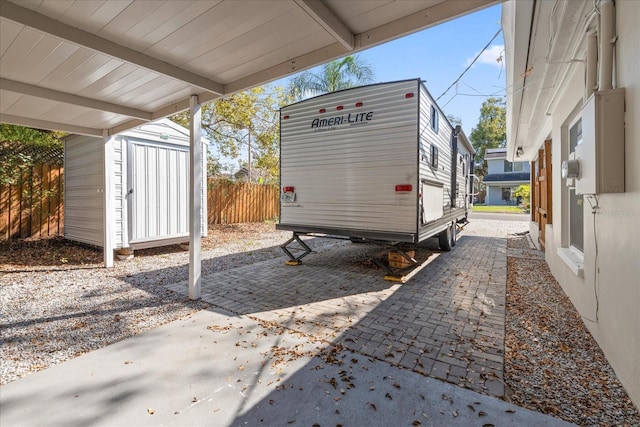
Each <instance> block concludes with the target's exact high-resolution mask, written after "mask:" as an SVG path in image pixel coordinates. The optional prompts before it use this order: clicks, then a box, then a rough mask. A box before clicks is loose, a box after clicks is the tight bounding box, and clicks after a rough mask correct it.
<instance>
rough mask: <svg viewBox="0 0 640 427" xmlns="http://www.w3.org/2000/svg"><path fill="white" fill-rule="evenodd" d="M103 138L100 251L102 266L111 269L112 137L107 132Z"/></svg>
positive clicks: (113, 218) (113, 204)
mask: <svg viewBox="0 0 640 427" xmlns="http://www.w3.org/2000/svg"><path fill="white" fill-rule="evenodd" d="M102 136H103V138H104V188H103V191H102V192H103V198H104V200H103V201H104V203H103V214H102V218H103V224H102V227H103V230H104V238H103V245H102V250H103V251H104V266H105V267H106V268H109V267H113V226H114V222H115V212H116V209H115V197H114V184H113V179H114V177H113V174H114V165H113V137H112V136H110V135H109V134H108V133H107V131H104V132H103V134H102Z"/></svg>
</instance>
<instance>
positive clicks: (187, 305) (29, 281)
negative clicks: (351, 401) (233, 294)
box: [0, 223, 290, 384]
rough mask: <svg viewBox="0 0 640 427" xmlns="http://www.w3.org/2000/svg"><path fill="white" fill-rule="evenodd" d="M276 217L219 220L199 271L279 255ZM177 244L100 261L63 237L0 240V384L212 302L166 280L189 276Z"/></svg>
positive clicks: (283, 237) (205, 244)
mask: <svg viewBox="0 0 640 427" xmlns="http://www.w3.org/2000/svg"><path fill="white" fill-rule="evenodd" d="M289 237H290V232H282V231H276V230H275V227H274V225H273V223H255V224H234V225H224V226H214V227H213V228H212V229H211V230H210V233H209V236H208V237H207V238H204V239H203V242H202V248H203V251H202V274H203V275H206V274H210V273H213V272H215V271H221V270H226V269H230V268H234V267H237V266H241V265H246V264H250V263H254V262H260V261H263V260H266V259H271V258H274V257H276V256H281V255H282V252H281V250H280V248H279V247H278V245H280V244H282V243H284V242H285V241H286V240H287V239H288V238H289ZM188 258H189V254H188V252H187V251H184V250H182V249H180V247H179V246H178V245H173V246H166V247H162V248H153V249H146V250H140V251H136V254H135V257H134V258H133V260H130V261H127V262H116V263H115V267H114V268H110V269H105V268H102V250H97V249H95V248H91V247H86V246H81V245H78V244H73V243H71V242H68V241H66V240H64V239H62V238H53V239H45V240H37V241H28V240H27V241H25V240H19V241H13V242H11V243H7V242H6V241H5V242H0V307H1V309H0V310H1V311H0V360H1V361H2V363H0V384H6V383H8V382H11V381H14V380H16V379H18V378H21V377H24V376H25V375H28V374H29V373H32V372H37V371H40V370H43V369H46V368H48V367H50V366H52V365H55V364H57V363H60V362H63V361H65V360H68V359H71V358H74V357H76V356H79V355H81V354H83V353H86V352H88V351H91V350H95V349H98V348H101V347H104V346H106V345H109V344H112V343H114V342H117V341H120V340H123V339H125V338H128V337H130V336H133V335H135V334H138V333H140V332H142V331H145V330H148V329H153V328H155V327H158V326H160V325H162V324H165V323H168V322H171V321H173V320H176V319H179V318H182V317H184V316H187V315H188V314H191V313H193V312H194V311H197V310H201V309H203V308H206V307H207V304H206V303H204V302H201V301H190V300H189V299H186V298H185V297H183V296H181V295H178V294H176V293H174V292H172V291H170V290H168V289H165V288H164V286H163V285H165V284H167V283H173V282H175V281H179V280H184V279H186V278H187V277H188V268H187V264H188V261H189V260H188Z"/></svg>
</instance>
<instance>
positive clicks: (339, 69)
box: [289, 55, 375, 100]
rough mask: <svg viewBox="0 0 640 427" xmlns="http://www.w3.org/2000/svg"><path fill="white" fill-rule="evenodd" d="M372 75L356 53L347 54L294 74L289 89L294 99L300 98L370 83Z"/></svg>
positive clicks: (370, 70) (369, 66) (370, 68)
mask: <svg viewBox="0 0 640 427" xmlns="http://www.w3.org/2000/svg"><path fill="white" fill-rule="evenodd" d="M374 76H375V73H374V71H373V68H372V67H371V65H369V64H368V63H367V62H366V61H365V60H363V59H362V58H361V57H360V56H358V55H349V56H346V57H344V58H342V59H336V60H335V61H331V62H328V63H326V64H324V65H323V66H322V67H320V68H318V69H315V70H309V71H304V72H302V73H300V74H298V75H296V76H295V77H294V78H293V79H292V80H291V82H290V86H289V90H290V92H291V94H292V95H293V97H294V98H295V99H296V100H300V99H302V98H305V97H307V96H314V95H321V94H323V93H328V92H335V91H337V90H342V89H348V88H350V87H354V86H359V85H363V84H366V83H371V82H372V81H373V78H374Z"/></svg>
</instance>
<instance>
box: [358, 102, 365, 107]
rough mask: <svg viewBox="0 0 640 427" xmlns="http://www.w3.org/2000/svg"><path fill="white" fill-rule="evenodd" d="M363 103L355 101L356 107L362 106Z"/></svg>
mask: <svg viewBox="0 0 640 427" xmlns="http://www.w3.org/2000/svg"><path fill="white" fill-rule="evenodd" d="M363 105H364V104H363V103H362V102H356V107H362V106H363Z"/></svg>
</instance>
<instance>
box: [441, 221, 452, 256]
mask: <svg viewBox="0 0 640 427" xmlns="http://www.w3.org/2000/svg"><path fill="white" fill-rule="evenodd" d="M451 230H452V227H451V226H448V227H447V228H446V229H445V230H442V231H441V232H440V234H438V243H440V249H442V250H443V251H445V252H449V251H450V250H451V248H452V247H453V243H452V242H453V239H452V237H453V236H452V231H451Z"/></svg>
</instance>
